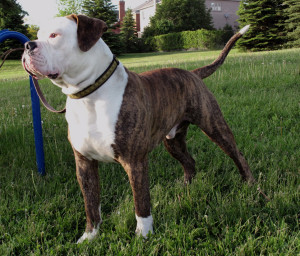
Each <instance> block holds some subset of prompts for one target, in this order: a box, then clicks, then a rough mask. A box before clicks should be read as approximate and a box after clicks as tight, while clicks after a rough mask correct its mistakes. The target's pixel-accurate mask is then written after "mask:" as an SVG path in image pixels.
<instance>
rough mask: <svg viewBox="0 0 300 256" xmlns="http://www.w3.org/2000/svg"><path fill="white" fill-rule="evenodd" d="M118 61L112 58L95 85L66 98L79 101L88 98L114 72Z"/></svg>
mask: <svg viewBox="0 0 300 256" xmlns="http://www.w3.org/2000/svg"><path fill="white" fill-rule="evenodd" d="M119 63H120V62H119V61H118V60H117V58H116V57H115V56H114V58H113V60H112V62H111V63H110V64H109V66H108V68H107V69H106V70H105V71H104V72H103V73H102V74H101V76H99V77H98V78H97V79H96V81H95V83H93V84H91V85H90V86H88V87H86V88H85V89H83V90H82V91H80V92H77V93H75V94H69V95H68V96H69V97H70V98H72V99H81V98H83V97H85V96H88V95H89V94H91V93H92V92H94V91H96V90H97V89H98V88H100V87H101V86H102V85H103V84H104V83H105V82H106V81H107V80H108V79H109V78H110V77H111V75H112V74H113V73H114V72H115V70H116V68H117V67H118V65H119Z"/></svg>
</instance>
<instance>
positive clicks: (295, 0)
mask: <svg viewBox="0 0 300 256" xmlns="http://www.w3.org/2000/svg"><path fill="white" fill-rule="evenodd" d="M284 4H286V5H287V8H286V9H285V13H286V15H287V17H288V18H287V20H286V29H287V37H288V43H287V46H289V47H300V1H299V0H286V1H285V2H284Z"/></svg>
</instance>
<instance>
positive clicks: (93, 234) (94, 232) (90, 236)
mask: <svg viewBox="0 0 300 256" xmlns="http://www.w3.org/2000/svg"><path fill="white" fill-rule="evenodd" d="M98 230H99V225H98V226H97V228H93V230H92V232H84V233H83V235H82V236H81V237H80V238H79V239H78V241H77V244H81V243H82V242H83V241H84V240H88V241H91V240H93V239H94V238H95V237H96V235H97V234H98Z"/></svg>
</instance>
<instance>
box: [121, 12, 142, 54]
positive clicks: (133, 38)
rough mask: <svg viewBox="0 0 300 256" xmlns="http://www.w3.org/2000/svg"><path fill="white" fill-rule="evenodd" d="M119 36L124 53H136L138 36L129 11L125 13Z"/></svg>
mask: <svg viewBox="0 0 300 256" xmlns="http://www.w3.org/2000/svg"><path fill="white" fill-rule="evenodd" d="M121 36H122V40H123V44H124V50H125V52H136V51H137V49H138V36H137V30H136V25H135V20H134V18H133V15H132V10H131V9H128V10H127V11H126V14H125V17H124V19H123V23H122V27H121Z"/></svg>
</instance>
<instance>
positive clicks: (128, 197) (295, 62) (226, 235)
mask: <svg viewBox="0 0 300 256" xmlns="http://www.w3.org/2000/svg"><path fill="white" fill-rule="evenodd" d="M218 54H219V51H205V52H201V51H198V52H171V53H155V54H153V53H151V54H129V55H123V56H121V57H120V58H119V59H120V60H121V61H122V63H123V64H124V65H125V66H126V67H128V68H129V69H130V70H132V71H135V72H143V71H146V70H150V69H154V68H163V67H179V68H183V69H188V70H191V69H194V68H197V67H200V66H203V65H206V64H208V63H211V62H212V61H213V60H214V59H215V58H216V56H217V55H218ZM205 83H206V85H207V86H208V87H209V89H210V90H211V91H212V92H213V93H214V95H215V96H216V98H217V100H218V102H219V104H220V106H221V109H222V111H223V114H224V116H225V119H226V120H227V122H228V124H229V126H230V127H231V129H232V131H233V133H234V134H235V137H236V140H237V144H238V146H239V148H240V149H241V151H242V152H243V153H244V155H245V157H246V159H247V160H248V162H249V165H250V167H251V169H252V172H253V174H254V176H255V177H256V179H257V180H258V184H259V186H260V187H261V188H263V190H264V192H265V193H266V194H267V195H268V197H270V199H271V200H270V201H269V202H267V201H265V199H264V198H263V197H262V196H261V195H260V194H259V192H258V191H257V185H255V186H253V187H249V186H248V185H246V184H244V183H243V182H242V181H241V180H240V176H239V173H238V170H237V168H236V167H235V165H234V164H233V162H232V161H231V159H230V158H229V157H227V156H226V155H225V154H224V153H223V152H222V151H221V150H220V149H219V148H218V147H217V146H216V145H215V144H213V143H212V142H211V141H210V140H209V139H208V138H207V137H206V136H205V135H204V134H202V133H201V131H200V130H199V129H197V128H196V127H193V126H191V128H190V130H189V133H188V138H187V141H188V147H189V151H190V152H191V154H192V155H193V157H194V159H195V160H196V168H197V175H196V177H195V179H194V180H193V183H192V184H191V185H188V186H184V185H183V171H182V169H181V166H180V164H179V163H178V162H176V161H175V160H173V158H171V157H170V156H169V155H168V153H167V152H166V151H165V150H164V148H163V146H162V145H160V146H159V147H158V148H157V149H155V150H154V151H153V152H152V153H151V155H150V161H149V162H150V188H151V203H152V213H153V217H154V229H155V234H154V235H152V236H151V237H150V238H148V239H147V240H143V239H142V238H138V237H136V236H135V234H134V230H135V225H136V223H135V215H134V205H133V199H132V194H131V189H130V185H129V182H128V179H127V176H126V173H125V172H124V171H123V169H122V168H121V167H120V166H119V165H118V164H100V166H99V173H100V177H101V181H100V182H101V205H102V218H103V224H102V225H101V227H100V234H99V236H98V237H97V239H95V240H94V241H93V242H90V243H83V244H81V245H76V241H77V239H78V238H79V237H80V236H81V235H82V233H83V232H84V228H85V212H84V204H83V198H82V196H81V192H80V189H79V186H78V185H77V180H76V175H75V164H74V158H73V154H72V150H71V147H70V145H69V143H68V141H67V124H66V121H65V119H64V115H58V114H53V113H50V112H47V110H45V108H43V107H42V108H41V112H42V122H43V135H44V147H45V159H46V175H45V176H43V177H41V176H39V174H38V173H37V168H36V163H35V151H34V138H33V128H32V116H31V105H30V92H29V82H28V76H27V74H26V73H24V72H23V70H22V67H21V63H20V61H8V62H7V63H5V64H4V67H3V69H1V70H0V95H1V98H0V255H299V254H300V231H299V217H300V215H299V209H300V203H299V202H300V200H299V199H300V197H299V188H300V187H299V184H300V183H299V174H300V157H299V156H300V139H299V134H300V125H299V123H300V49H291V50H281V51H273V52H260V53H239V52H237V51H235V50H233V51H232V52H231V53H230V54H229V56H228V58H227V60H226V61H225V63H224V64H223V66H222V67H221V68H220V69H219V70H218V71H217V72H216V73H215V74H214V75H212V76H211V77H209V78H207V79H205ZM41 86H42V89H43V91H44V92H45V95H46V97H47V99H49V101H50V103H51V104H53V105H54V106H55V107H57V108H61V107H63V106H64V102H65V96H64V95H63V94H61V92H60V90H59V89H58V88H56V87H55V86H54V85H52V84H51V82H50V81H49V80H43V81H41Z"/></svg>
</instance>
